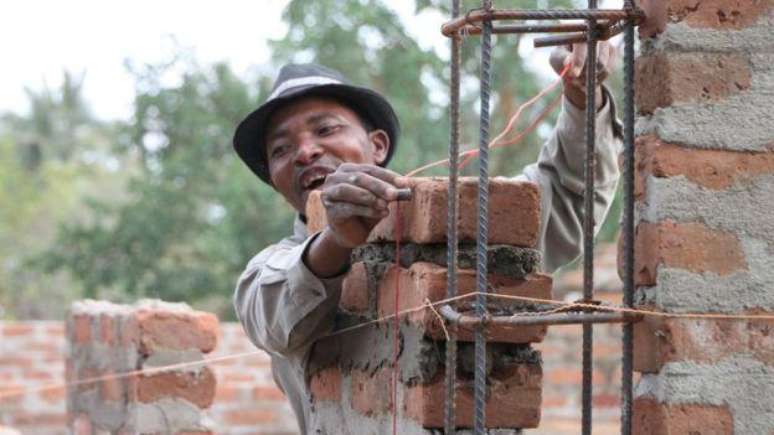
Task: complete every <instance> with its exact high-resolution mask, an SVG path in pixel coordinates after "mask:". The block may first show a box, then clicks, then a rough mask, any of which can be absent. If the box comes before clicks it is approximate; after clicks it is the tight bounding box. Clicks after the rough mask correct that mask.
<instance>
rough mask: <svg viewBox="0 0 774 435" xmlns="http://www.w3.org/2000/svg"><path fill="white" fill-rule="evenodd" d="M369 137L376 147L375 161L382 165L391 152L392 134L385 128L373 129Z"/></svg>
mask: <svg viewBox="0 0 774 435" xmlns="http://www.w3.org/2000/svg"><path fill="white" fill-rule="evenodd" d="M368 139H369V140H370V141H371V145H373V147H374V163H376V164H377V165H381V164H382V163H384V161H385V160H387V155H388V154H389V153H390V147H391V146H392V144H391V143H390V136H389V135H387V132H385V131H384V130H373V131H371V132H369V133H368Z"/></svg>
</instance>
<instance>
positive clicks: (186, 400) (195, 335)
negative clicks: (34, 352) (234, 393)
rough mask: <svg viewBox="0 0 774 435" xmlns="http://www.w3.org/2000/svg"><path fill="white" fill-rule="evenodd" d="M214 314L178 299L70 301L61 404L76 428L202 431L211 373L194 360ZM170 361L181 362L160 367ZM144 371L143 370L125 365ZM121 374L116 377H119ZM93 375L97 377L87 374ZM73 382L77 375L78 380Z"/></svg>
mask: <svg viewBox="0 0 774 435" xmlns="http://www.w3.org/2000/svg"><path fill="white" fill-rule="evenodd" d="M217 334H218V320H217V318H216V317H215V316H214V315H212V314H209V313H203V312H198V311H193V310H191V309H190V308H189V307H188V306H187V305H185V304H171V303H164V302H160V301H140V302H138V303H136V304H135V305H131V306H127V305H115V304H112V303H109V302H103V301H99V302H98V301H83V302H76V303H74V304H73V306H72V308H71V312H70V314H69V316H68V319H67V338H68V341H69V354H68V358H67V363H66V377H67V381H68V382H69V383H75V385H73V386H71V387H69V388H68V392H67V411H68V418H69V424H70V427H71V429H72V432H73V433H75V434H91V433H102V432H103V431H105V432H110V433H119V434H156V433H168V434H182V433H185V434H208V433H212V432H211V429H212V427H211V426H212V424H211V422H210V420H209V419H208V417H207V414H206V412H205V410H206V408H208V407H209V406H210V405H211V404H212V401H213V398H214V396H215V376H214V375H213V372H212V370H211V369H210V368H209V367H207V366H205V365H203V364H192V365H185V363H191V362H196V361H200V360H202V359H203V358H204V355H205V354H207V353H209V352H211V351H212V350H213V349H214V348H215V344H216V342H217ZM175 364H180V365H181V366H180V367H177V368H170V369H162V370H159V368H161V367H167V366H171V365H175ZM139 370H144V371H148V372H144V373H134V374H131V375H129V376H126V375H127V374H129V373H131V372H137V371H139ZM122 375H123V376H122ZM93 378H99V379H100V380H99V381H96V382H85V381H86V380H89V379H93ZM79 381H80V382H79Z"/></svg>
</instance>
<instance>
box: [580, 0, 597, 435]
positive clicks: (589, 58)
mask: <svg viewBox="0 0 774 435" xmlns="http://www.w3.org/2000/svg"><path fill="white" fill-rule="evenodd" d="M596 7H597V0H589V9H595V8H596ZM586 36H587V38H588V39H587V42H588V47H587V48H586V53H587V54H586V156H585V165H584V167H585V170H584V175H585V188H586V189H585V193H584V196H583V205H584V207H583V208H584V216H583V299H584V301H591V300H592V299H593V298H594V228H595V226H596V222H595V216H594V193H595V192H594V179H595V174H594V169H595V167H596V162H595V160H596V159H595V158H594V157H595V145H596V144H595V143H594V142H595V138H596V121H597V108H596V94H597V23H596V21H595V20H594V19H593V18H589V20H588V31H587V32H586ZM593 339H594V329H593V324H591V323H584V324H583V379H582V382H583V388H582V391H581V408H582V409H581V421H582V426H581V433H582V434H583V435H591V422H592V413H593V408H592V406H591V398H592V394H593V391H592V388H593V387H592V373H593V368H594V367H593V364H594V342H593Z"/></svg>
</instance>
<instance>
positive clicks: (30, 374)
mask: <svg viewBox="0 0 774 435" xmlns="http://www.w3.org/2000/svg"><path fill="white" fill-rule="evenodd" d="M22 377H24V379H28V380H36V381H48V380H51V379H52V378H53V375H52V374H51V372H49V371H43V370H34V369H30V368H27V369H26V370H24V373H23V374H22Z"/></svg>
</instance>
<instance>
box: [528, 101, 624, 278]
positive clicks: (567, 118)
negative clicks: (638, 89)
mask: <svg viewBox="0 0 774 435" xmlns="http://www.w3.org/2000/svg"><path fill="white" fill-rule="evenodd" d="M603 92H604V94H605V103H604V106H603V107H602V109H600V110H599V111H598V113H597V119H596V141H595V144H596V148H595V179H594V189H595V190H594V223H595V225H594V234H595V235H596V234H597V232H598V231H599V228H600V226H601V224H602V222H603V221H604V218H605V215H606V214H607V211H608V209H609V208H610V204H611V203H612V201H613V197H614V196H615V191H616V188H617V185H618V178H619V175H620V171H619V168H618V154H619V153H620V151H621V133H620V132H621V126H620V123H618V121H617V120H616V118H615V105H614V101H613V97H612V95H611V94H610V92H609V91H608V90H607V89H606V88H604V87H603ZM585 124H586V111H585V110H582V109H578V108H577V107H575V106H573V105H572V103H570V102H569V101H567V100H566V99H565V100H564V101H563V103H562V111H561V113H560V115H559V119H558V121H557V124H556V128H555V130H554V132H553V134H552V136H551V138H550V139H549V140H548V141H547V142H546V143H545V144H544V145H543V148H542V150H541V152H540V157H539V158H538V161H537V163H534V164H532V165H529V166H528V167H527V168H526V169H525V170H524V173H523V174H522V176H521V177H520V178H522V179H527V180H530V181H533V182H535V183H537V184H538V185H539V186H540V194H541V197H540V202H541V204H540V205H541V210H540V214H541V216H540V218H541V219H540V237H539V240H538V248H539V249H540V250H541V252H543V270H545V271H546V272H549V273H550V272H553V271H554V270H556V269H558V268H559V267H561V266H563V265H565V264H567V263H569V262H571V261H572V260H574V259H575V258H577V257H578V255H580V254H581V252H582V249H583V214H584V210H583V196H584V158H585V154H586V146H585V143H586V137H585Z"/></svg>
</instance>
